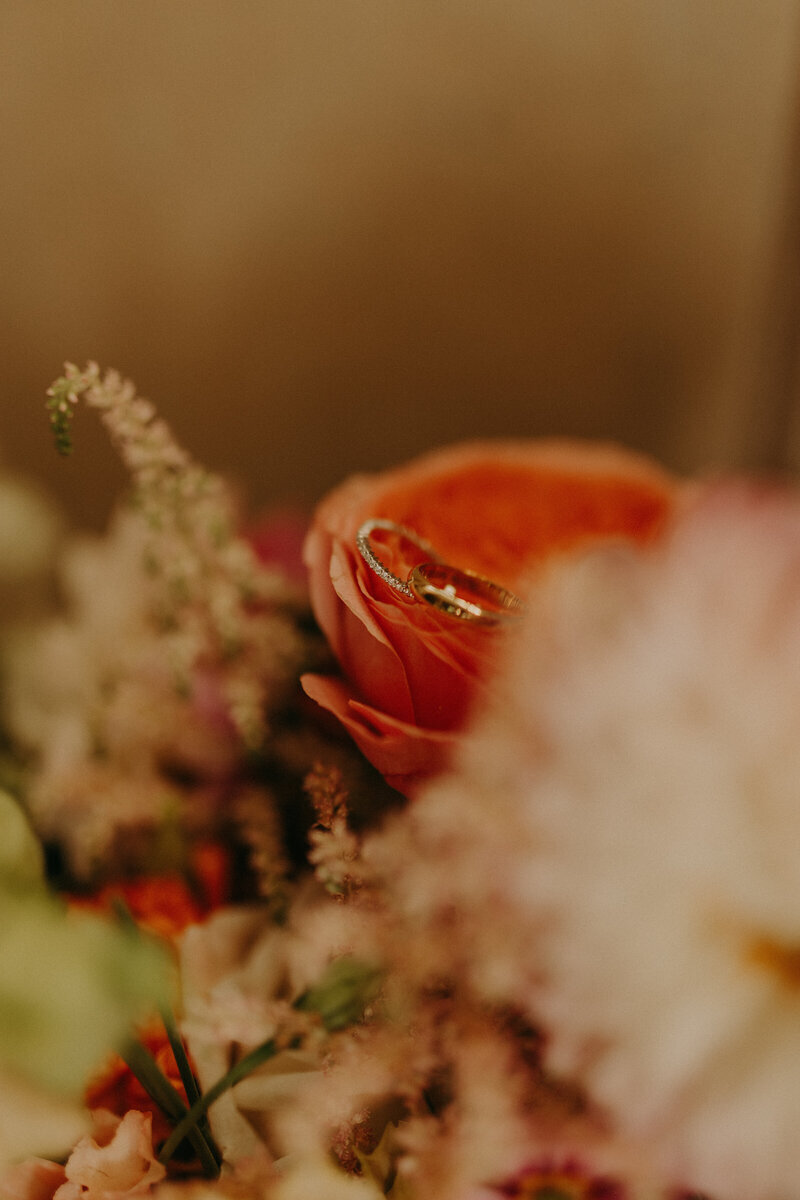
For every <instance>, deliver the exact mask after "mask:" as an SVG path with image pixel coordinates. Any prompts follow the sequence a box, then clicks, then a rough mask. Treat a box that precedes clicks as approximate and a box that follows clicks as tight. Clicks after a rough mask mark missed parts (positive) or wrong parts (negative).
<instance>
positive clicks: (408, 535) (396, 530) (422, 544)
mask: <svg viewBox="0 0 800 1200" xmlns="http://www.w3.org/2000/svg"><path fill="white" fill-rule="evenodd" d="M376 529H383V530H385V531H386V532H387V533H393V534H394V535H395V537H398V538H402V539H403V540H404V541H406V542H411V544H412V546H416V547H417V549H418V550H421V551H422V553H423V554H424V555H425V556H426V557H427V558H429V559H431V561H432V562H435V563H440V562H441V561H442V559H441V558H440V557H439V555H438V554H437V553H436V551H435V550H434V548H433V546H431V545H430V544H429V543H428V542H426V541H425V539H424V538H421V537H418V535H417V534H416V533H414V531H413V529H406V527H405V525H397V524H396V523H395V522H394V521H386V520H382V519H381V518H373V519H372V520H370V521H365V522H364V524H363V525H362V526H361V528H360V529H359V530H358V533H357V534H356V546H357V548H358V552H359V554H360V555H361V557H362V558H363V559H364V562H365V563H366V564H367V566H368V567H371V568H372V570H373V571H374V572H375V574H376V575H378V576H380V578H381V579H382V580H383V581H384V583H388V584H389V586H390V587H393V588H394V590H395V591H396V592H400V593H401V594H402V595H403V596H408V598H409V599H410V600H413V599H415V596H414V593H413V592H412V590H411V588H410V587H409V585H408V583H406V581H405V580H403V579H401V578H400V576H399V575H394V574H393V573H392V572H391V571H390V570H389V568H388V567H387V566H386V564H385V563H382V562H381V560H380V559H379V558H378V556H377V554H376V553H375V551H374V550H373V549H372V542H371V540H370V538H371V535H372V533H373V531H374V530H376Z"/></svg>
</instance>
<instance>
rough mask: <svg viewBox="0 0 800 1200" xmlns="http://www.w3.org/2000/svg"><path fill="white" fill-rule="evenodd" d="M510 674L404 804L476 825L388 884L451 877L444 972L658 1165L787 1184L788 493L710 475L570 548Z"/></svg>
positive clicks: (794, 1098)
mask: <svg viewBox="0 0 800 1200" xmlns="http://www.w3.org/2000/svg"><path fill="white" fill-rule="evenodd" d="M499 693H500V695H499V699H498V700H497V701H496V703H494V706H493V708H492V711H491V712H488V713H486V714H484V715H483V716H482V718H480V719H479V720H478V722H477V723H476V726H475V728H474V730H473V735H472V737H471V738H470V739H469V740H468V744H467V746H466V747H465V750H464V752H463V755H462V758H461V761H460V763H459V765H458V766H457V768H456V770H455V771H454V773H453V774H452V776H451V777H450V778H449V779H448V780H447V781H445V782H443V783H440V784H434V785H433V786H432V787H431V788H430V789H429V791H428V793H427V795H423V796H422V797H421V798H420V799H419V800H418V801H417V803H416V805H415V808H414V811H413V823H414V828H415V841H416V843H417V844H418V845H419V846H421V847H422V848H423V851H424V850H425V848H426V847H427V848H428V850H429V851H430V849H431V847H434V846H435V845H437V844H438V845H439V846H441V847H446V846H447V842H448V811H449V828H450V831H451V832H452V836H453V838H454V839H461V842H462V843H465V847H464V848H463V850H462V849H459V850H458V852H457V853H454V854H453V855H452V856H451V857H449V858H445V857H444V856H443V859H442V877H440V878H439V879H438V880H437V881H431V880H429V881H428V883H427V884H426V882H425V874H424V872H422V871H421V870H418V871H417V873H416V875H415V874H414V867H413V865H412V867H411V868H410V870H411V880H410V882H408V881H407V885H406V884H401V885H400V891H399V893H398V894H399V896H400V900H401V903H402V904H403V905H404V906H405V907H407V908H408V909H409V910H410V911H413V913H414V916H415V919H416V920H417V922H418V924H419V925H420V927H422V925H423V923H424V922H426V921H427V922H428V923H429V924H430V923H431V922H434V924H435V923H436V921H439V922H441V921H443V919H444V916H445V915H446V912H447V904H446V898H447V892H448V888H450V891H451V901H452V903H451V908H450V912H451V914H452V918H451V923H450V946H451V948H450V950H449V951H448V949H447V941H446V939H445V938H444V937H441V938H440V939H439V940H438V947H439V952H440V953H441V955H442V963H443V969H447V964H448V962H449V963H450V964H455V967H456V968H457V969H458V970H464V971H466V972H467V973H468V975H469V978H470V980H471V983H472V985H473V986H474V987H475V988H477V989H479V990H480V989H481V988H483V989H484V990H485V992H486V994H487V995H489V996H491V997H492V998H493V999H495V1000H496V999H498V993H501V994H502V993H503V992H505V994H506V995H507V998H508V999H509V1001H510V1002H512V1003H514V1004H516V1005H519V1006H521V1007H524V1008H525V1009H526V1010H527V1011H528V1012H529V1013H530V1015H531V1017H532V1018H533V1019H534V1020H538V1021H540V1022H542V1024H543V1025H544V1027H545V1030H546V1034H547V1040H546V1045H547V1050H548V1061H549V1063H550V1066H551V1068H552V1069H554V1070H556V1071H558V1072H561V1073H564V1074H566V1075H568V1076H570V1077H572V1078H574V1079H576V1080H577V1081H578V1082H580V1083H581V1084H582V1085H584V1086H585V1087H586V1088H587V1089H588V1092H589V1094H590V1096H591V1097H593V1098H594V1100H596V1101H597V1102H599V1103H600V1104H601V1105H602V1106H603V1107H604V1108H605V1110H606V1112H607V1113H608V1114H609V1116H611V1117H612V1118H613V1120H614V1122H615V1123H616V1127H617V1129H618V1130H619V1131H620V1132H621V1133H622V1134H623V1135H624V1136H626V1137H628V1138H630V1139H632V1141H633V1142H634V1143H636V1144H638V1145H639V1147H640V1148H641V1149H642V1151H646V1152H647V1153H648V1154H649V1155H650V1158H651V1162H652V1164H653V1166H654V1169H655V1171H656V1173H657V1174H660V1176H661V1178H662V1180H663V1181H664V1182H665V1183H666V1184H667V1185H672V1186H674V1187H677V1188H680V1187H685V1188H688V1189H697V1190H699V1191H703V1192H707V1193H708V1194H710V1195H713V1196H714V1197H715V1198H716V1200H790V1198H794V1197H797V1196H798V1195H800V1191H798V1180H799V1179H800V1142H798V1138H797V1129H798V1127H800V1084H799V1083H798V1080H800V969H799V968H798V963H799V962H800V899H798V897H800V854H798V846H800V805H798V786H800V501H798V498H797V496H796V495H795V494H791V493H789V494H787V493H781V492H770V491H766V490H763V489H757V488H754V487H748V486H744V485H733V484H731V485H727V486H725V485H719V486H717V487H715V488H712V489H709V491H708V492H707V493H706V494H705V495H704V497H702V498H701V499H700V500H698V501H697V502H696V503H695V505H694V506H693V508H692V509H690V511H689V512H688V513H687V514H685V515H684V516H683V517H682V518H681V519H680V520H679V521H678V523H677V524H676V527H675V529H674V531H673V532H672V534H671V536H670V537H669V538H668V540H667V541H666V543H665V544H664V545H663V546H661V547H659V548H657V549H655V550H653V551H651V552H648V553H635V552H633V551H630V552H625V551H612V552H611V553H605V554H604V553H602V552H598V553H597V554H594V555H592V556H590V557H588V558H587V559H585V560H583V561H580V562H573V563H572V564H566V565H565V566H564V567H563V568H562V569H561V570H560V571H558V572H554V573H553V575H552V577H551V578H549V579H546V580H544V581H543V582H542V583H541V585H540V586H538V587H536V588H534V589H532V594H531V599H530V612H529V614H528V617H527V618H526V621H525V623H524V626H523V627H522V628H521V629H520V631H519V637H518V638H515V644H514V652H513V656H511V657H509V659H508V661H507V663H506V666H505V671H504V673H503V674H502V675H501V679H500V683H499ZM465 825H466V826H467V828H468V832H465ZM397 836H398V835H397V834H395V835H394V837H395V839H396V838H397ZM395 848H401V847H400V844H399V843H398V842H395ZM390 849H391V845H390V846H389V847H383V849H381V847H380V846H376V848H375V854H376V856H377V857H379V858H380V857H381V854H382V853H388V852H389V850H390ZM456 867H457V868H458V869H456V870H454V871H453V873H452V874H451V873H450V872H451V869H452V868H456ZM468 871H471V887H470V886H469V884H468V880H467V875H466V872H468ZM398 874H399V875H401V876H402V875H403V874H404V872H402V871H401V872H398ZM423 888H425V889H426V890H424V891H423V890H421V889H423ZM465 901H466V903H465ZM482 904H483V906H484V907H485V911H486V916H485V920H484V922H483V925H482V924H481V916H480V913H481V905H482ZM462 926H463V928H462ZM490 927H494V929H495V932H497V930H498V928H502V936H496V938H495V942H494V945H492V943H491V939H490V937H489V929H490ZM466 935H468V937H469V938H470V939H473V940H474V941H475V944H476V945H477V947H478V949H477V952H476V955H475V960H474V961H473V962H471V963H470V962H469V961H468V959H467V936H466ZM509 935H510V936H509ZM420 940H421V941H423V940H424V939H423V938H421V939H420ZM464 964H465V965H464Z"/></svg>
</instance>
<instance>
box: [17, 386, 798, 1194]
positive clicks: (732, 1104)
mask: <svg viewBox="0 0 800 1200" xmlns="http://www.w3.org/2000/svg"><path fill="white" fill-rule="evenodd" d="M78 403H82V404H84V405H85V406H86V407H89V408H92V409H94V410H96V411H97V413H98V414H99V417H100V419H101V420H102V422H103V423H104V425H105V426H106V428H107V430H108V433H109V435H110V438H111V440H112V442H113V444H114V445H115V447H116V449H117V451H118V452H119V453H120V455H121V456H122V459H123V461H124V463H125V464H126V466H127V468H128V470H129V472H130V476H131V493H130V496H129V497H128V498H127V499H126V501H125V503H124V504H121V505H120V507H119V509H118V511H117V512H116V514H115V516H114V518H113V520H112V522H111V525H110V528H109V530H108V532H107V533H106V534H105V535H104V536H102V537H91V538H89V537H84V538H73V537H63V536H60V535H59V536H57V534H56V524H55V523H54V520H53V519H51V515H50V514H49V513H48V512H47V510H46V509H44V508H43V506H42V504H41V502H40V501H38V500H37V499H36V497H35V496H33V495H32V494H30V493H28V492H26V490H25V489H24V488H23V487H21V485H19V484H18V483H15V482H14V481H11V480H9V481H7V482H4V483H3V485H2V486H3V487H4V488H5V489H6V496H7V499H6V500H4V504H3V507H4V510H5V516H4V518H3V522H2V523H0V524H4V525H5V529H3V528H0V556H2V561H0V586H1V587H2V590H1V591H0V600H2V603H3V604H4V606H5V611H4V632H3V638H2V701H3V709H2V712H3V725H2V754H1V756H0V771H1V774H0V784H2V790H0V833H1V834H2V836H0V956H1V957H0V963H1V967H0V1196H1V1197H2V1198H3V1200H51V1198H55V1200H77V1198H85V1200H120V1198H121V1197H127V1196H138V1195H146V1194H152V1195H153V1196H154V1197H156V1198H158V1200H180V1198H181V1197H184V1196H185V1197H186V1198H187V1200H193V1198H194V1197H197V1198H198V1200H199V1198H201V1197H202V1198H203V1200H207V1198H210V1197H214V1196H219V1197H226V1196H227V1197H235V1198H238V1197H242V1198H244V1197H246V1198H248V1200H249V1198H251V1197H252V1198H253V1200H311V1198H312V1197H314V1198H319V1200H378V1198H380V1197H391V1198H392V1200H501V1198H506V1200H511V1198H514V1197H517V1198H520V1200H521V1198H523V1197H524V1198H528V1200H628V1198H629V1200H644V1198H653V1200H656V1198H662V1200H667V1198H670V1200H676V1198H678V1197H682V1198H684V1200H688V1198H689V1197H695V1198H698V1197H700V1196H703V1197H710V1198H711V1200H794V1198H798V1197H800V1142H798V1138H797V1133H796V1131H797V1128H798V1126H799V1125H800V1087H798V1084H797V1080H796V1079H795V1068H796V1067H797V1066H798V1065H800V925H798V924H797V923H795V916H797V914H798V912H800V908H799V907H798V902H797V895H798V883H800V867H799V866H798V863H799V862H800V852H799V851H798V844H797V843H795V842H794V834H793V832H792V831H793V830H795V833H797V832H798V828H799V827H798V818H797V814H798V812H799V811H800V809H798V804H797V798H796V789H797V780H798V779H800V717H798V714H799V713H800V497H798V495H797V493H796V492H795V491H793V490H791V489H790V488H779V487H777V486H776V487H768V486H766V485H763V484H760V485H756V484H754V483H751V482H747V481H742V480H737V479H729V480H716V481H713V482H711V481H703V482H699V481H698V482H686V481H681V480H677V479H674V478H672V477H671V476H670V475H668V474H667V473H666V472H664V471H662V470H661V469H660V468H659V467H658V466H657V465H656V464H654V463H652V462H649V461H647V460H645V459H643V458H641V457H640V456H638V455H635V454H633V453H630V452H628V451H625V450H622V449H619V448H616V447H610V446H596V445H592V444H584V443H576V442H555V441H554V442H537V441H531V442H525V441H520V442H513V443H512V442H498V443H492V442H485V443H473V444H469V445H464V446H457V447H453V448H450V449H446V450H442V451H438V452H435V453H432V454H429V455H427V456H426V457H424V458H422V459H420V460H418V461H417V462H414V463H412V464H410V465H408V466H405V467H400V468H397V469H395V470H393V471H389V472H386V473H384V474H382V475H376V476H361V477H358V478H355V479H351V480H349V481H347V482H345V483H344V484H343V485H342V486H341V487H340V488H338V489H337V490H336V491H335V492H334V493H332V494H331V495H330V496H329V497H328V498H327V499H325V500H324V501H323V503H322V504H321V505H320V507H319V509H318V510H317V512H316V514H315V515H314V517H313V519H312V521H311V523H310V527H309V529H308V530H307V532H306V533H305V536H304V538H303V537H301V535H300V533H299V531H298V529H297V527H296V525H293V524H292V522H291V521H288V522H287V521H286V520H285V519H283V520H275V519H270V518H269V517H267V518H265V519H264V520H262V521H256V522H251V521H249V520H248V519H247V518H246V517H245V516H244V515H243V514H242V512H241V511H240V509H239V507H238V505H237V503H236V500H235V493H234V492H233V491H232V489H231V488H230V487H229V486H228V485H227V484H226V483H225V482H224V481H223V480H221V479H220V478H218V477H217V476H216V475H214V474H212V473H210V472H208V471H206V470H204V469H202V468H201V467H200V466H199V465H198V464H196V463H195V462H193V461H192V459H191V457H190V456H189V455H188V454H187V453H186V452H185V451H184V450H183V449H181V447H180V446H178V445H177V444H176V442H175V440H174V438H173V436H172V434H171V433H170V430H169V429H168V428H167V426H166V425H165V424H164V422H163V421H161V420H160V419H159V418H158V416H157V414H156V413H155V411H154V408H153V406H152V405H151V404H150V403H149V402H147V401H145V400H143V399H141V398H139V397H138V396H137V395H136V392H135V389H134V387H133V385H132V384H130V383H129V382H127V381H125V380H123V379H122V378H120V377H119V376H118V375H117V374H116V373H114V372H108V373H106V374H103V373H101V372H100V370H99V369H98V367H97V366H96V365H95V364H89V366H88V367H87V368H86V369H85V370H83V371H80V370H78V369H77V368H76V367H74V366H71V365H68V366H67V368H66V372H65V374H64V376H63V377H62V378H61V379H59V380H57V381H56V383H55V384H54V385H53V387H52V388H51V389H50V393H49V399H48V408H49V413H50V419H51V423H52V426H53V429H54V432H55V436H56V441H57V444H58V447H59V448H60V449H61V450H62V451H65V452H66V451H68V450H69V449H70V448H71V429H70V421H71V417H72V414H73V412H74V409H75V406H76V405H77V404H78ZM301 542H302V543H303V548H302V556H303V559H304V563H305V567H303V564H302V562H301ZM56 546H57V547H58V552H57V553H56V550H55V547H56ZM20 548H22V549H20ZM52 576H54V577H55V578H53V577H52ZM53 583H55V585H56V586H55V588H54V587H53V586H52V585H53ZM21 588H22V589H23V590H22V591H21V590H20V589H21ZM21 597H24V601H23V600H22V599H21ZM53 597H55V598H53ZM792 897H794V899H793V898H792Z"/></svg>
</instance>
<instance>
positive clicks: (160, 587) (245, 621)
mask: <svg viewBox="0 0 800 1200" xmlns="http://www.w3.org/2000/svg"><path fill="white" fill-rule="evenodd" d="M48 395H49V397H50V399H49V400H48V409H49V411H50V417H51V422H52V424H53V429H54V432H55V436H56V442H57V445H58V447H59V449H60V450H61V451H62V452H63V453H68V452H69V450H70V449H71V445H70V440H69V421H70V417H71V414H72V411H73V410H74V407H75V405H76V404H77V403H78V401H79V400H81V399H82V400H83V402H84V403H85V404H86V405H88V406H89V407H90V408H95V409H97V410H98V411H99V412H100V414H101V419H102V421H103V424H104V425H105V426H106V428H107V429H108V432H109V434H110V436H111V439H112V442H113V443H114V445H115V447H116V448H117V450H118V452H119V454H120V456H121V458H122V461H123V463H124V464H125V466H126V467H127V468H128V470H129V471H130V474H131V479H132V482H133V487H134V501H135V503H136V506H137V508H138V509H139V511H140V513H141V514H142V516H143V517H144V519H145V521H146V523H147V527H148V531H149V532H148V536H147V539H146V545H145V548H144V562H145V565H146V569H147V572H148V574H149V576H150V578H151V580H152V581H153V584H154V586H153V588H152V589H151V594H150V617H151V619H152V621H153V622H155V624H156V626H157V628H158V629H159V631H160V632H161V634H162V635H163V648H164V650H165V651H166V653H167V656H168V661H169V662H170V665H171V667H172V669H173V671H174V675H175V680H176V683H177V684H178V686H179V687H182V688H183V689H184V690H187V689H189V688H190V687H191V682H192V678H193V676H194V674H195V673H196V672H197V671H198V670H200V669H203V668H207V667H211V668H213V670H214V671H215V673H216V675H217V678H218V682H219V686H220V690H221V694H222V696H223V699H224V702H225V705H226V707H227V710H228V712H229V715H230V717H231V719H232V721H233V723H234V725H235V726H236V728H237V729H238V730H239V732H240V734H241V736H242V738H243V739H244V741H245V742H246V744H247V745H249V746H257V745H258V744H259V743H260V742H261V740H262V739H263V736H264V733H265V724H264V715H265V712H266V710H267V708H268V705H269V701H270V699H271V694H270V693H271V691H274V690H275V689H276V688H280V687H282V686H283V685H284V684H285V682H286V679H287V678H288V677H289V675H290V674H291V673H292V670H293V669H294V668H295V667H296V666H297V663H298V661H299V658H300V646H299V639H298V637H297V634H296V630H295V627H294V625H293V624H292V622H291V621H290V620H289V619H288V618H287V617H286V616H285V615H284V612H283V611H282V610H283V609H285V608H286V607H287V606H291V605H292V603H293V602H294V601H295V600H296V598H297V597H296V595H295V592H294V590H293V588H292V587H291V586H290V585H289V584H288V582H287V581H286V579H285V578H284V577H283V576H282V575H281V574H280V572H278V571H275V570H271V569H268V568H267V567H265V566H264V565H263V564H262V563H261V562H259V560H258V558H257V557H256V555H255V553H254V551H253V549H252V548H251V547H250V545H249V544H248V543H247V542H246V541H245V540H244V539H243V538H242V537H240V536H238V533H237V528H238V524H237V517H238V514H237V511H236V506H235V504H234V501H233V496H232V493H231V491H230V489H229V487H228V486H227V484H226V483H225V481H224V480H223V479H221V478H220V477H219V476H217V475H214V474H212V473H210V472H208V471H206V470H205V469H204V468H202V467H201V466H199V465H198V464H197V463H195V462H194V461H193V460H192V459H191V457H190V456H189V455H188V454H187V452H186V451H185V450H184V449H183V448H182V447H181V446H179V445H178V444H177V442H176V441H175V439H174V437H173V435H172V433H171V431H170V429H169V427H168V426H167V424H166V422H164V421H163V420H161V419H160V418H159V417H157V416H156V412H155V408H154V407H153V405H152V404H151V403H150V402H149V401H148V400H143V399H142V398H141V397H139V396H137V395H136V389H135V387H134V385H133V384H132V383H131V381H130V380H126V379H123V378H122V377H121V376H120V375H119V374H118V373H117V372H116V371H107V372H106V373H105V374H101V372H100V368H99V367H98V365H97V363H93V362H92V363H89V365H88V366H87V367H86V369H85V370H84V371H80V370H79V369H78V368H77V367H76V366H75V365H74V364H72V363H67V364H66V366H65V373H64V375H63V376H62V377H61V378H60V379H58V380H57V381H56V382H55V383H54V384H53V386H52V387H51V388H50V389H49V391H48Z"/></svg>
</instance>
